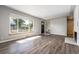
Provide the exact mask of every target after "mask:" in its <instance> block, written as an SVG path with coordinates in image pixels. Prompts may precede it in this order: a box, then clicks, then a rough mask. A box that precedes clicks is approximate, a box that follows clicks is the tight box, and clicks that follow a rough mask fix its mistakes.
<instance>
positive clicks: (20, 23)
mask: <svg viewBox="0 0 79 59" xmlns="http://www.w3.org/2000/svg"><path fill="white" fill-rule="evenodd" d="M32 29H33V21H31V20H29V19H22V18H14V17H10V34H16V33H23V32H24V33H27V32H32Z"/></svg>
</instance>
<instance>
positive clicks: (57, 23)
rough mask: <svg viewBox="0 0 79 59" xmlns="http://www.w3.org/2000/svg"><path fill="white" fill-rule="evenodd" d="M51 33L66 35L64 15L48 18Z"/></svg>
mask: <svg viewBox="0 0 79 59" xmlns="http://www.w3.org/2000/svg"><path fill="white" fill-rule="evenodd" d="M47 29H50V33H51V34H56V35H64V36H67V19H66V17H62V18H57V19H52V20H48V27H47Z"/></svg>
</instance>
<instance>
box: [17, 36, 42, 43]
mask: <svg viewBox="0 0 79 59" xmlns="http://www.w3.org/2000/svg"><path fill="white" fill-rule="evenodd" d="M39 37H41V36H34V37H29V38H26V39H23V40H19V41H16V42H17V43H24V42H26V41H28V40H35V39H37V38H39Z"/></svg>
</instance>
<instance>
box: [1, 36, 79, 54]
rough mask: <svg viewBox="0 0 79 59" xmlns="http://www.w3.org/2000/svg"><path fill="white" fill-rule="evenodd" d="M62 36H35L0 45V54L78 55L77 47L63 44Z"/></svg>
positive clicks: (78, 49) (78, 48)
mask: <svg viewBox="0 0 79 59" xmlns="http://www.w3.org/2000/svg"><path fill="white" fill-rule="evenodd" d="M64 39H65V37H64V36H58V35H50V36H35V37H30V38H26V39H22V40H17V41H11V42H6V43H0V54H78V53H79V47H78V46H75V45H70V44H66V43H64Z"/></svg>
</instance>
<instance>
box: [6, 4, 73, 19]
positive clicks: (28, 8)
mask: <svg viewBox="0 0 79 59" xmlns="http://www.w3.org/2000/svg"><path fill="white" fill-rule="evenodd" d="M7 6H8V7H10V8H13V9H15V10H18V11H21V12H24V13H27V14H30V15H33V16H35V17H39V18H43V19H51V18H56V17H62V16H68V15H69V14H70V12H71V11H72V10H71V9H72V8H71V6H70V5H7Z"/></svg>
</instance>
